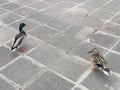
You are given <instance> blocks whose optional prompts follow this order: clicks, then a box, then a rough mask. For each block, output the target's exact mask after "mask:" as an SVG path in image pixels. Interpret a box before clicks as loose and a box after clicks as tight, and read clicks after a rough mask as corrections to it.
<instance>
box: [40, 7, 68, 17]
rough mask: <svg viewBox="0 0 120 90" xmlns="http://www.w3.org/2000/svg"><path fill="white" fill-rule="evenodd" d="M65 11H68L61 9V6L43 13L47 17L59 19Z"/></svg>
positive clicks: (50, 8)
mask: <svg viewBox="0 0 120 90" xmlns="http://www.w3.org/2000/svg"><path fill="white" fill-rule="evenodd" d="M65 11H66V9H65V8H61V7H59V6H52V7H49V8H47V9H45V10H44V11H42V13H43V14H45V15H47V16H52V17H59V16H60V15H61V14H62V13H64V12H65Z"/></svg>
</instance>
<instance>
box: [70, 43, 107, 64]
mask: <svg viewBox="0 0 120 90" xmlns="http://www.w3.org/2000/svg"><path fill="white" fill-rule="evenodd" d="M93 48H98V49H99V51H100V54H101V55H104V54H105V53H106V52H107V50H105V49H103V48H100V47H98V46H95V45H92V44H90V43H88V42H81V43H80V44H79V45H78V46H77V47H76V48H74V49H73V50H72V51H71V53H72V54H74V55H76V56H79V57H81V58H83V59H85V60H88V61H90V62H91V54H90V53H88V52H89V51H91V50H92V49H93Z"/></svg>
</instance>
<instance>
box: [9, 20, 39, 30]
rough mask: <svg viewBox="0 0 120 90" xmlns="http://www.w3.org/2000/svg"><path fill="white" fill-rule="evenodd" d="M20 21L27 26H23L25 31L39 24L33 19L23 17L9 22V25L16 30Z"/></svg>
mask: <svg viewBox="0 0 120 90" xmlns="http://www.w3.org/2000/svg"><path fill="white" fill-rule="evenodd" d="M22 22H24V23H25V24H26V25H27V26H25V27H24V30H25V31H29V30H31V29H33V28H35V27H37V26H39V24H38V23H37V22H33V21H31V20H29V19H26V18H24V19H21V20H19V21H17V22H15V23H12V24H10V27H12V28H15V29H16V30H18V29H19V25H20V23H22Z"/></svg>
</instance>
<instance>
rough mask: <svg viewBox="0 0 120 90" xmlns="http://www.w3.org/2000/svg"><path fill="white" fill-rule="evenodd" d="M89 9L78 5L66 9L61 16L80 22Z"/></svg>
mask: <svg viewBox="0 0 120 90" xmlns="http://www.w3.org/2000/svg"><path fill="white" fill-rule="evenodd" d="M87 14H88V11H87V10H86V9H84V8H82V7H76V8H72V9H66V11H65V12H64V13H63V14H62V15H61V17H63V18H65V19H67V20H69V21H72V22H75V23H76V22H77V23H79V22H80V21H81V20H82V19H83V18H84V17H85V16H86V15H87Z"/></svg>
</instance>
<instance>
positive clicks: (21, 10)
mask: <svg viewBox="0 0 120 90" xmlns="http://www.w3.org/2000/svg"><path fill="white" fill-rule="evenodd" d="M36 12H37V11H36V10H34V9H32V8H29V7H22V8H19V9H17V10H15V11H14V13H17V14H19V15H22V16H25V17H28V16H31V15H32V14H34V13H36Z"/></svg>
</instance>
